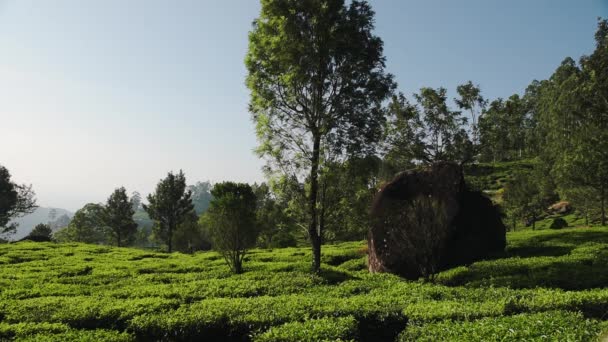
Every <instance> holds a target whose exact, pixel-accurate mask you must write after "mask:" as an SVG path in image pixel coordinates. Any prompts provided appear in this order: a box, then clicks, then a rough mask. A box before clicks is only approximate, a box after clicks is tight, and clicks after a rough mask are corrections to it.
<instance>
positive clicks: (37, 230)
mask: <svg viewBox="0 0 608 342" xmlns="http://www.w3.org/2000/svg"><path fill="white" fill-rule="evenodd" d="M52 236H53V230H52V229H51V227H50V226H49V225H48V224H44V223H39V224H37V225H36V227H34V229H32V231H31V232H30V233H29V234H28V237H43V238H49V239H50V238H51V237H52Z"/></svg>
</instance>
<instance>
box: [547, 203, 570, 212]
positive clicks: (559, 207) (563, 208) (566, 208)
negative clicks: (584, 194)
mask: <svg viewBox="0 0 608 342" xmlns="http://www.w3.org/2000/svg"><path fill="white" fill-rule="evenodd" d="M547 211H548V212H550V213H551V214H561V215H564V214H568V213H570V212H572V206H571V205H570V202H567V201H560V202H557V203H554V204H552V205H551V206H550V207H549V208H547Z"/></svg>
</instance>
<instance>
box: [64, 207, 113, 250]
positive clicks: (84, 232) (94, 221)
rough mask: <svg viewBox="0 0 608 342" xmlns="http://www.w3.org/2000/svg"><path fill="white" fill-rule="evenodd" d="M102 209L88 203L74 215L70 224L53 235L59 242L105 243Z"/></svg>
mask: <svg viewBox="0 0 608 342" xmlns="http://www.w3.org/2000/svg"><path fill="white" fill-rule="evenodd" d="M105 229H106V226H105V222H104V207H103V206H102V205H101V204H96V203H88V204H86V205H85V206H84V207H82V208H81V209H79V210H78V211H77V212H76V213H75V214H74V217H73V218H72V220H71V221H70V224H69V225H68V226H67V227H64V228H62V229H60V230H58V231H57V232H55V233H54V234H53V237H54V238H55V239H56V240H57V241H59V242H84V243H103V242H105V241H106V236H105Z"/></svg>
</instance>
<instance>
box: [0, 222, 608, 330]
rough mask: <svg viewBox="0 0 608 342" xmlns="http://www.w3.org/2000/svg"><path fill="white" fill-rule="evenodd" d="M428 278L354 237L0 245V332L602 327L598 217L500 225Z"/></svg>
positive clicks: (607, 241)
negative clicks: (236, 246)
mask: <svg viewBox="0 0 608 342" xmlns="http://www.w3.org/2000/svg"><path fill="white" fill-rule="evenodd" d="M508 240H509V245H508V248H507V250H506V251H505V253H504V255H497V256H495V258H494V259H492V260H486V261H481V262H477V263H474V264H472V265H470V266H468V267H459V268H455V269H451V270H447V271H444V272H442V273H440V274H439V275H438V276H437V278H436V280H435V283H433V284H431V283H424V282H412V281H404V280H401V279H399V278H398V277H395V276H392V275H388V274H369V273H368V272H367V270H366V265H365V259H366V256H365V251H366V250H365V247H364V246H365V244H364V243H363V242H355V243H344V244H339V245H334V246H325V247H324V250H323V262H324V263H323V271H322V273H321V274H320V275H317V276H312V275H311V274H310V273H309V267H310V264H309V260H310V251H309V249H308V248H285V249H276V250H254V251H252V252H251V254H250V255H249V256H248V257H247V260H246V262H245V273H244V274H241V275H233V274H231V273H230V272H229V269H228V267H227V266H226V265H225V263H224V261H223V259H222V258H221V257H220V256H219V255H218V254H216V253H212V252H208V253H197V254H194V255H186V254H179V253H174V254H170V255H169V254H161V253H152V252H147V251H143V250H138V249H129V248H110V247H104V246H96V245H85V244H54V243H32V242H21V243H14V244H4V245H0V340H18V341H73V340H77V341H89V340H90V341H137V340H139V341H154V340H161V341H191V340H195V341H200V340H205V341H213V340H217V341H225V340H238V341H247V340H253V341H338V340H339V341H349V340H355V341H358V340H360V341H395V340H397V341H418V340H421V341H478V340H483V341H520V340H528V341H531V340H539V341H593V340H600V339H601V338H602V334H603V332H606V331H608V321H607V320H608V289H607V288H606V285H608V229H606V228H577V229H564V230H558V231H556V230H544V231H524V232H516V233H509V235H508Z"/></svg>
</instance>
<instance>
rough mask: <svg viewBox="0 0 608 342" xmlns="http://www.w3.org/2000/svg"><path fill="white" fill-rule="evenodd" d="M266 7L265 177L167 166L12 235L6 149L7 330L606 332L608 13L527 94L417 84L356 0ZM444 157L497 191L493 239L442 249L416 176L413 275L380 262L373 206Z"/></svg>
mask: <svg viewBox="0 0 608 342" xmlns="http://www.w3.org/2000/svg"><path fill="white" fill-rule="evenodd" d="M261 5H262V7H261V8H262V9H261V12H260V14H259V17H258V18H257V19H256V20H255V21H254V23H253V25H252V28H251V31H250V32H249V46H248V49H247V54H246V56H245V66H246V69H247V77H246V80H245V82H246V85H247V88H248V90H249V92H250V96H249V98H250V102H249V107H248V109H249V112H250V115H251V121H252V129H254V130H255V133H256V135H257V139H258V145H257V146H256V147H255V153H256V155H257V156H259V158H261V159H262V160H263V161H264V162H265V166H264V174H265V177H266V180H265V182H262V183H254V184H247V183H239V182H233V181H229V180H226V181H223V182H216V183H211V182H197V183H196V184H194V185H189V184H188V182H187V179H186V175H185V173H184V172H183V171H182V170H179V171H171V172H169V173H167V174H166V175H164V177H163V178H162V179H160V180H159V182H158V183H157V185H156V188H155V189H154V191H152V192H151V193H150V194H149V195H147V196H145V197H143V196H141V195H140V193H139V192H137V191H131V192H129V191H128V190H127V189H125V188H124V187H119V188H117V189H114V190H113V191H111V189H109V190H108V193H109V196H108V198H107V201H105V202H104V203H89V204H86V205H85V206H83V207H82V208H81V209H79V210H78V211H76V212H75V213H74V215H73V216H72V217H69V216H67V215H61V216H59V217H57V215H56V213H55V212H53V211H51V212H50V213H49V217H48V220H47V221H46V222H40V224H38V225H37V226H36V227H35V228H34V229H33V230H32V231H31V232H30V233H29V235H28V236H27V237H25V238H24V239H21V240H19V241H14V240H13V239H12V238H11V236H12V234H14V233H15V231H16V229H17V224H16V223H15V219H16V218H18V217H21V216H24V215H27V214H29V213H32V212H33V211H34V210H35V209H36V208H37V204H36V199H35V192H34V187H32V186H31V185H27V184H18V183H16V182H14V181H13V180H12V178H11V173H10V172H9V170H8V169H7V168H5V167H2V166H1V165H0V238H2V242H3V243H2V244H0V270H2V271H1V272H0V274H1V275H0V298H2V300H1V302H0V340H4V339H7V340H19V341H21V340H28V341H29V340H32V341H43V340H66V341H68V340H69V341H71V340H80V341H89V340H101V341H123V340H124V341H132V340H138V341H152V340H158V341H195V340H218V341H219V340H235V341H236V340H238V341H248V340H254V341H321V340H323V341H358V340H361V341H394V340H397V341H418V340H420V341H437V340H445V341H477V340H479V341H519V340H555V341H589V340H591V341H592V340H600V339H601V338H602V336H603V337H604V338H606V335H605V333H606V332H608V323H607V322H606V319H607V318H608V291H607V290H606V286H607V285H608V272H607V271H608V270H607V268H606V267H607V266H606V265H608V228H606V224H607V222H606V216H607V213H606V206H607V205H608V203H606V202H607V200H608V21H607V20H606V19H601V18H599V19H598V22H597V30H596V33H595V49H594V50H593V52H592V53H590V54H589V55H585V56H574V58H573V57H566V56H564V57H565V58H564V59H563V61H562V63H561V64H560V65H557V66H556V69H555V71H554V72H553V74H552V75H550V76H549V77H548V78H547V79H545V80H534V81H533V82H531V83H530V84H529V85H528V86H527V87H526V89H525V91H524V92H523V93H521V94H505V95H504V97H503V98H487V97H486V96H485V95H484V89H483V88H482V87H481V86H480V85H478V84H477V83H476V82H475V81H474V80H463V82H462V83H461V84H460V85H458V86H457V87H456V88H455V89H446V88H443V87H438V88H433V87H423V88H421V89H419V91H417V92H416V93H414V94H411V95H409V94H405V93H403V92H402V91H400V89H399V85H398V84H397V83H396V81H395V77H394V75H392V74H391V73H390V72H389V70H387V68H386V58H385V56H384V51H383V41H382V39H381V37H379V36H377V35H376V33H375V27H374V15H375V14H374V11H373V9H372V8H371V6H370V5H369V4H368V3H367V2H366V1H351V2H345V1H340V0H332V1H328V0H323V1H316V0H315V1H281V0H262V1H261ZM575 58H576V59H575ZM448 93H453V94H456V96H455V97H453V98H450V97H449V96H448ZM446 163H447V164H449V165H455V166H456V167H457V168H458V170H461V171H460V172H461V174H462V176H463V184H466V188H467V191H470V192H475V193H479V194H482V195H483V196H484V198H487V199H488V200H489V201H491V204H492V205H493V206H494V208H495V209H496V213H497V215H498V216H499V218H500V221H501V222H502V224H504V226H502V224H501V225H500V226H501V227H502V229H504V230H506V232H505V233H504V234H502V235H503V236H502V238H503V240H504V241H505V242H504V246H503V247H504V248H501V250H500V251H493V252H492V253H487V255H484V256H483V257H482V258H476V259H475V260H473V261H471V262H467V263H461V264H459V265H452V264H450V266H449V267H448V266H446V265H447V264H445V263H442V262H443V261H445V260H443V259H442V255H444V254H442V253H444V252H445V250H446V249H447V248H448V246H447V243H448V242H446V241H447V239H448V235H450V234H452V233H450V229H453V227H452V225H451V223H449V222H447V221H449V220H448V217H450V216H449V214H448V212H449V208H450V207H449V204H445V203H443V202H442V200H443V198H441V197H436V198H435V197H434V196H435V195H430V194H426V193H425V195H427V197H433V199H432V200H428V201H426V202H425V201H418V202H416V200H411V202H412V204H411V206H407V207H406V208H409V209H407V210H410V211H409V212H408V211H407V210H406V212H405V213H404V214H403V215H405V217H409V218H410V219H408V220H409V221H408V222H409V223H408V225H407V226H406V228H403V229H404V232H403V235H399V236H402V237H400V239H405V240H406V241H407V242H408V243H409V244H408V245H407V247H404V248H406V249H409V250H412V251H414V252H412V253H414V254H415V256H416V259H415V260H414V261H413V263H414V264H415V265H414V267H415V268H417V269H418V270H419V274H420V275H421V276H420V277H415V278H416V279H403V277H400V276H399V275H398V274H394V273H396V272H392V270H391V269H390V267H388V266H387V267H386V269H385V270H384V271H383V272H370V270H372V268H371V267H370V261H369V258H370V257H371V255H372V251H371V248H374V247H373V244H372V243H371V233H370V227H372V226H374V225H377V224H378V222H377V217H375V216H374V212H373V210H372V207H373V206H374V203H377V202H378V198H380V197H379V196H380V195H381V194H382V193H386V192H387V191H388V190H386V189H388V188H387V186H388V185H389V184H394V182H395V181H394V179H397V178H395V177H396V176H397V177H399V175H404V174H414V175H416V174H418V173H416V172H423V171H421V170H430V169H432V168H434V167H435V166H436V165H446ZM169 167H170V166H169ZM407 170H409V171H407ZM404 171H406V172H410V173H404ZM391 182H392V183H391ZM430 186H437V184H435V185H430ZM421 198H424V196H422V197H421ZM408 201H409V200H408ZM408 203H409V202H408ZM408 205H409V204H408ZM387 210H388V209H387ZM391 210H393V209H391ZM399 210H402V209H399ZM416 210H417V211H416ZM408 215H409V216H408ZM399 217H400V219H401V220H406V219H403V218H402V217H401V216H399ZM446 222H447V223H446ZM383 224H384V225H389V223H387V222H384V223H383ZM381 225H382V224H381ZM407 227H409V228H407ZM501 227H499V228H501ZM387 229H388V228H387ZM433 229H435V230H433ZM488 229H490V227H488ZM499 230H500V229H499ZM442 234H446V235H445V236H444V235H442ZM452 235H454V234H452ZM452 235H450V236H452ZM388 236H395V235H390V234H389V235H388ZM454 236H455V235H454ZM387 239H390V238H387ZM393 239H398V238H394V237H393ZM471 241H477V240H471ZM386 243H388V242H386Z"/></svg>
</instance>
